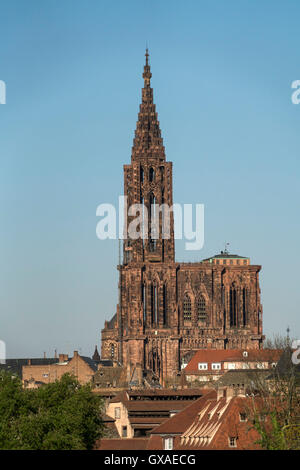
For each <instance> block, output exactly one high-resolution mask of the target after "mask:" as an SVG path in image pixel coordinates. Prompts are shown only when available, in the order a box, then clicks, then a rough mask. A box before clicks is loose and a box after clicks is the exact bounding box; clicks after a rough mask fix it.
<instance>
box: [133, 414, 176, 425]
mask: <svg viewBox="0 0 300 470" xmlns="http://www.w3.org/2000/svg"><path fill="white" fill-rule="evenodd" d="M166 419H169V417H168V416H165V417H161V416H157V417H156V416H153V417H152V416H151V417H149V418H147V417H143V418H140V417H139V416H132V417H130V418H129V421H130V424H131V425H133V424H153V425H154V426H155V425H156V424H161V423H163V422H164V421H166Z"/></svg>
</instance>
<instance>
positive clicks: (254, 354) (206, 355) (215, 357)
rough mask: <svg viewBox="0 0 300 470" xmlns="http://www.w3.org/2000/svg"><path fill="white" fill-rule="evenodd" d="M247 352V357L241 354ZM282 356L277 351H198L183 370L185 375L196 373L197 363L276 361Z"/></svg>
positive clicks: (279, 351) (280, 352)
mask: <svg viewBox="0 0 300 470" xmlns="http://www.w3.org/2000/svg"><path fill="white" fill-rule="evenodd" d="M245 351H247V353H248V355H247V357H244V356H243V353H244V352H245ZM281 354H282V350H279V349H248V350H246V349H244V350H243V349H200V350H199V351H197V352H196V353H195V355H194V356H193V357H192V359H191V360H190V362H189V363H188V365H187V366H186V367H185V368H184V371H185V373H189V372H195V371H197V372H198V363H199V362H208V363H209V362H222V361H238V360H241V361H243V362H247V361H277V360H279V358H280V356H281Z"/></svg>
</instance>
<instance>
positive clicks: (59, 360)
mask: <svg viewBox="0 0 300 470" xmlns="http://www.w3.org/2000/svg"><path fill="white" fill-rule="evenodd" d="M64 360H65V355H64V354H59V355H58V362H59V363H60V364H61V363H62V362H64Z"/></svg>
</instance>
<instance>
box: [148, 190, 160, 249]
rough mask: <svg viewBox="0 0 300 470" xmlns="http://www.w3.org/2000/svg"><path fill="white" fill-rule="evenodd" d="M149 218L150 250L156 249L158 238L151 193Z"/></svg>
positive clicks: (153, 201)
mask: <svg viewBox="0 0 300 470" xmlns="http://www.w3.org/2000/svg"><path fill="white" fill-rule="evenodd" d="M149 205H150V218H149V232H150V237H149V249H150V251H151V252H153V251H155V250H156V240H157V238H158V235H157V231H158V227H156V199H155V196H154V194H153V193H150V195H149Z"/></svg>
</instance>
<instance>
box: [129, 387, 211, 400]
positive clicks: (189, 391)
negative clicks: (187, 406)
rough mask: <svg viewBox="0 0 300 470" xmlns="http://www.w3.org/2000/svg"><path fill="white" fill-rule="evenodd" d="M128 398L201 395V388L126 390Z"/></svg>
mask: <svg viewBox="0 0 300 470" xmlns="http://www.w3.org/2000/svg"><path fill="white" fill-rule="evenodd" d="M128 395H129V398H131V397H132V398H135V397H136V398H138V397H157V399H158V400H159V398H160V397H168V396H170V397H174V396H176V397H177V396H180V397H187V398H189V397H193V396H199V397H200V396H202V395H203V390H202V389H200V388H186V389H178V390H169V389H158V390H141V391H130V392H128Z"/></svg>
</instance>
